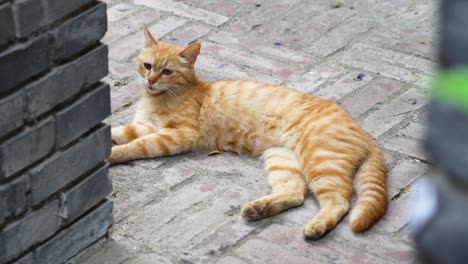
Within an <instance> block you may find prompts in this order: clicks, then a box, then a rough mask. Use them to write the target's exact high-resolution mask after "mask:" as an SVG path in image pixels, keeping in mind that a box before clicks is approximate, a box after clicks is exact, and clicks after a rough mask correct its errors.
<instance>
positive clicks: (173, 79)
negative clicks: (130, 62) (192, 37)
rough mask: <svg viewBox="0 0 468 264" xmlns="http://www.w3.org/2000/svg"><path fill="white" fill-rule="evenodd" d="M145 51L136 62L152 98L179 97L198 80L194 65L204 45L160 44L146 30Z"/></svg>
mask: <svg viewBox="0 0 468 264" xmlns="http://www.w3.org/2000/svg"><path fill="white" fill-rule="evenodd" d="M144 32H145V47H144V48H143V50H142V51H141V52H140V54H138V56H137V58H136V67H137V70H138V72H139V73H140V75H141V76H143V78H145V81H146V83H147V85H145V87H146V89H147V90H148V92H149V93H150V94H152V95H162V94H165V93H170V94H177V93H181V92H182V91H183V90H185V89H187V88H189V87H191V85H192V84H194V83H195V82H196V80H197V77H196V75H195V70H194V67H193V66H194V64H195V61H196V59H197V57H198V54H199V53H200V44H198V43H194V44H191V45H190V46H188V47H186V48H181V47H179V46H176V45H173V44H169V43H164V42H161V41H157V40H156V39H155V38H154V37H153V36H152V35H151V33H150V32H149V30H148V29H147V28H146V27H145V28H144Z"/></svg>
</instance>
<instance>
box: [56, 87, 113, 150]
mask: <svg viewBox="0 0 468 264" xmlns="http://www.w3.org/2000/svg"><path fill="white" fill-rule="evenodd" d="M90 113H92V114H90ZM110 113H111V111H110V88H109V84H107V83H102V84H101V85H100V86H99V87H97V88H96V89H95V90H93V91H91V92H90V93H88V94H86V95H84V96H82V97H81V98H80V99H79V100H77V101H76V102H74V103H73V104H72V105H70V106H69V107H67V108H65V109H63V110H62V111H60V112H58V113H57V115H56V121H57V122H56V125H57V144H58V145H59V146H65V145H67V144H68V143H70V142H71V141H72V140H74V139H76V138H78V137H79V136H81V135H82V134H84V133H85V132H86V131H88V130H90V129H91V128H93V127H95V126H96V125H97V124H99V123H100V122H101V121H102V120H103V119H105V118H106V117H107V116H109V115H110Z"/></svg>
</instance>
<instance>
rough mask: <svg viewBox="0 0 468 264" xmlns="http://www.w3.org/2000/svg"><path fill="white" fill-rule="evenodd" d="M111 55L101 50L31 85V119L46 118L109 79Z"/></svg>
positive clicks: (64, 66)
mask: <svg viewBox="0 0 468 264" xmlns="http://www.w3.org/2000/svg"><path fill="white" fill-rule="evenodd" d="M107 54H108V50H107V46H104V45H102V46H99V47H97V48H96V49H94V50H92V51H90V52H88V53H86V54H84V55H83V56H81V57H79V58H78V59H76V60H74V61H71V62H69V63H67V64H64V65H62V66H60V67H57V68H55V69H54V70H53V71H52V72H51V73H50V74H48V75H46V76H44V77H43V78H41V79H40V80H38V81H36V82H34V83H31V84H30V85H28V86H27V87H26V88H25V90H26V98H27V107H26V112H27V115H28V117H30V118H36V117H38V116H40V115H42V114H44V113H45V112H47V111H49V110H50V109H52V108H53V107H54V106H56V105H58V104H60V103H61V102H63V101H65V100H67V99H68V98H70V97H72V96H74V95H76V94H77V93H78V92H80V91H81V90H83V89H84V88H86V87H88V86H89V85H91V84H94V83H96V82H97V81H99V80H100V79H101V78H103V77H104V76H106V75H107V73H108V60H107Z"/></svg>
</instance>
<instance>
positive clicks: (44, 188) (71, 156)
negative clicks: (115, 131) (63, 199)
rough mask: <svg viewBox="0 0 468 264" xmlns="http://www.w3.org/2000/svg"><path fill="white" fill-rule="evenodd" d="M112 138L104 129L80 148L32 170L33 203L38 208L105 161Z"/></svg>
mask: <svg viewBox="0 0 468 264" xmlns="http://www.w3.org/2000/svg"><path fill="white" fill-rule="evenodd" d="M110 138H111V137H110V127H109V126H108V125H105V126H102V127H100V128H99V129H98V130H96V131H94V132H93V133H92V134H91V135H90V136H88V137H87V138H84V139H83V140H82V141H80V142H78V144H76V145H74V146H72V147H71V148H69V149H68V150H66V151H64V152H59V153H57V154H55V155H54V156H53V157H52V158H50V159H48V160H47V161H45V162H44V163H42V164H40V165H39V166H37V167H36V168H34V169H32V170H31V172H30V188H31V200H32V202H33V203H34V204H37V203H38V202H40V201H42V200H43V199H44V198H46V197H48V196H49V195H51V194H53V193H54V192H56V191H57V190H59V189H60V188H62V187H64V186H66V185H67V184H69V183H70V182H72V181H73V180H75V179H77V178H78V177H79V176H81V175H83V173H85V172H87V171H89V170H90V169H92V168H93V167H95V166H96V165H97V164H98V163H99V162H101V161H103V160H104V159H105V158H106V157H107V156H108V155H109V154H110V148H111V140H110Z"/></svg>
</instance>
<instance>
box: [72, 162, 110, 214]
mask: <svg viewBox="0 0 468 264" xmlns="http://www.w3.org/2000/svg"><path fill="white" fill-rule="evenodd" d="M108 169H109V164H105V165H104V166H102V167H101V168H99V169H98V170H97V171H95V172H93V173H92V174H91V175H89V176H88V177H87V178H86V179H84V180H83V181H81V182H80V183H78V184H77V185H76V186H74V187H73V188H72V189H71V190H69V191H67V192H66V193H65V197H66V208H67V214H68V215H67V219H66V221H67V222H72V221H73V220H75V219H76V218H78V216H80V215H82V214H83V213H84V212H86V211H88V210H89V209H90V208H91V207H93V206H95V205H96V204H98V203H99V202H100V201H102V200H103V199H104V198H105V197H106V195H108V194H109V193H110V192H111V191H112V180H111V177H110V175H109V173H108Z"/></svg>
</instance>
